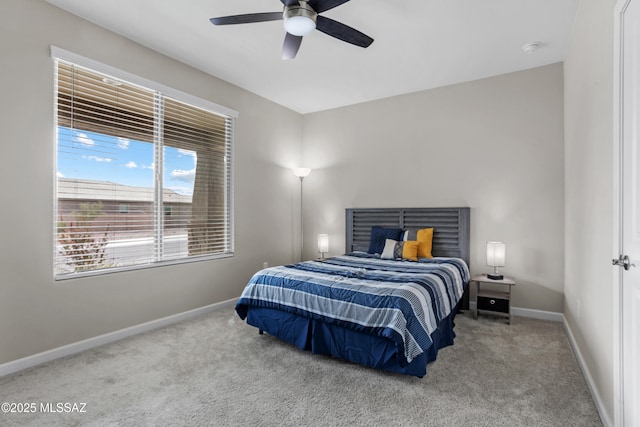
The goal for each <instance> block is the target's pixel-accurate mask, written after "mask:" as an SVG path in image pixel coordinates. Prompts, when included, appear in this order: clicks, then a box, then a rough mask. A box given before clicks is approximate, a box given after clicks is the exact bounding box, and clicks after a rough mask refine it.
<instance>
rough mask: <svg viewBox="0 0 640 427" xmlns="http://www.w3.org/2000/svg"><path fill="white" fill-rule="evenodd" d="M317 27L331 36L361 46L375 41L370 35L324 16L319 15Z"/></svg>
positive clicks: (367, 45)
mask: <svg viewBox="0 0 640 427" xmlns="http://www.w3.org/2000/svg"><path fill="white" fill-rule="evenodd" d="M316 29H317V30H318V31H322V32H323V33H325V34H327V35H329V36H331V37H335V38H337V39H339V40H342V41H345V42H347V43H351V44H353V45H356V46H360V47H369V45H370V44H371V43H373V39H372V38H371V37H369V36H368V35H366V34H363V33H361V32H360V31H358V30H356V29H354V28H351V27H350V26H348V25H345V24H343V23H341V22H338V21H334V20H333V19H330V18H327V17H324V16H318V19H317V21H316Z"/></svg>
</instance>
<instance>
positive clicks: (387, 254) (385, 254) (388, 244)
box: [380, 239, 398, 259]
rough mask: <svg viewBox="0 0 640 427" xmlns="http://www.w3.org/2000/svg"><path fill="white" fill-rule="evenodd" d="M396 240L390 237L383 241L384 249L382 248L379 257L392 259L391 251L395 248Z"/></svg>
mask: <svg viewBox="0 0 640 427" xmlns="http://www.w3.org/2000/svg"><path fill="white" fill-rule="evenodd" d="M396 243H398V242H396V241H395V240H391V239H387V240H386V241H385V242H384V249H383V250H382V255H380V258H382V259H394V257H393V253H394V251H395V249H396Z"/></svg>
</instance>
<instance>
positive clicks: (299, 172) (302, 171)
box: [293, 168, 311, 261]
mask: <svg viewBox="0 0 640 427" xmlns="http://www.w3.org/2000/svg"><path fill="white" fill-rule="evenodd" d="M293 173H294V174H295V176H297V177H298V178H300V261H302V260H303V258H302V253H303V252H304V225H303V224H304V222H303V219H302V217H303V215H302V208H303V206H302V181H303V180H304V177H305V176H307V175H309V174H310V173H311V169H309V168H295V169H294V170H293Z"/></svg>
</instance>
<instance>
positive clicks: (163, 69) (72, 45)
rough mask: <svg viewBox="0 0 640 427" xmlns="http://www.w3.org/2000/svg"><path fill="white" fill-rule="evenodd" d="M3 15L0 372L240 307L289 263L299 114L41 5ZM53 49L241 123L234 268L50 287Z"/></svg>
mask: <svg viewBox="0 0 640 427" xmlns="http://www.w3.org/2000/svg"><path fill="white" fill-rule="evenodd" d="M0 8H1V13H0V53H1V54H2V67H0V75H1V76H2V78H1V79H0V86H1V89H0V92H1V93H2V97H1V99H2V103H1V104H0V128H1V129H2V133H1V134H0V143H1V144H2V156H0V179H1V182H2V183H3V185H2V210H1V211H0V236H1V241H2V245H0V363H3V362H7V361H11V360H14V359H17V358H21V357H24V356H28V355H32V354H35V353H38V352H42V351H45V350H48V349H51V348H55V347H59V346H62V345H65V344H69V343H73V342H76V341H80V340H83V339H86V338H89V337H93V336H96V335H100V334H104V333H108V332H111V331H114V330H118V329H121V328H125V327H128V326H132V325H136V324H139V323H143V322H146V321H150V320H153V319H157V318H160V317H164V316H167V315H171V314H175V313H180V312H183V311H186V310H189V309H193V308H197V307H201V306H204V305H207V304H211V303H215V302H219V301H224V300H227V299H230V298H234V297H237V296H238V295H239V294H240V292H241V291H242V288H243V286H244V285H245V283H246V281H247V280H248V279H249V277H250V276H251V274H253V272H255V271H256V270H258V269H259V268H261V267H262V262H263V261H269V262H270V263H271V264H281V263H286V262H291V261H292V260H294V259H295V258H297V256H298V253H297V251H296V248H297V245H295V244H293V239H294V238H297V235H296V233H295V232H296V230H297V229H298V224H299V222H298V218H299V216H298V210H297V209H298V206H299V200H298V197H299V196H298V189H299V187H298V181H297V179H296V178H295V177H294V176H293V174H292V173H291V170H290V169H289V168H290V167H293V166H295V165H297V164H298V162H299V160H300V138H301V135H302V117H301V116H300V115H299V114H297V113H294V112H292V111H290V110H288V109H285V108H283V107H280V106H278V105H276V104H273V103H271V102H269V101H266V100H264V99H262V98H259V97H257V96H255V95H253V94H251V93H249V92H247V91H244V90H241V89H239V88H237V87H235V86H232V85H230V84H228V83H225V82H223V81H221V80H218V79H216V78H213V77H211V76H209V75H206V74H204V73H202V72H199V71H197V70H194V69H193V68H190V67H188V66H186V65H184V64H181V63H179V62H176V61H174V60H172V59H169V58H167V57H164V56H162V55H160V54H158V53H156V52H153V51H151V50H149V49H147V48H144V47H142V46H140V45H137V44H135V43H132V42H131V41H129V40H126V39H124V38H122V37H119V36H116V35H114V34H113V33H110V32H109V31H106V30H104V29H102V28H100V27H97V26H95V25H93V24H91V23H88V22H86V21H83V20H81V19H79V18H77V17H75V16H73V15H70V14H68V13H66V12H64V11H62V10H60V9H57V8H55V7H53V6H51V5H49V4H48V3H45V2H43V1H41V0H3V1H2V6H1V7H0ZM51 44H53V45H56V46H59V47H61V48H63V49H66V50H69V51H72V52H75V53H78V54H80V55H84V56H86V57H89V58H92V59H95V60H97V61H100V62H103V63H105V64H108V65H111V66H115V67H118V68H120V69H122V70H125V71H128V72H131V73H134V74H137V75H139V76H141V77H144V78H147V79H150V80H154V81H157V82H159V83H161V84H164V85H167V86H170V87H173V88H175V89H178V90H182V91H184V92H188V93H191V94H194V95H197V96H199V97H202V98H204V99H207V100H210V101H212V102H215V103H218V104H220V105H224V106H226V107H229V108H232V109H234V110H237V111H239V112H240V118H239V119H238V121H237V129H236V135H235V136H236V138H235V190H236V191H235V219H236V222H235V226H236V232H235V238H236V256H235V257H234V258H230V259H224V260H214V261H206V262H198V263H190V264H183V265H179V266H172V267H162V268H152V269H146V270H141V271H136V272H127V273H118V274H112V275H106V276H100V277H94V278H85V279H76V280H68V281H63V282H57V283H56V282H54V281H53V270H52V262H53V261H52V257H53V242H52V240H53V217H54V216H53V211H52V210H53V183H54V176H55V174H54V146H53V135H54V125H53V123H54V117H53V112H54V109H53V81H54V80H53V61H52V59H51V58H50V56H49V46H50V45H51ZM265 182H266V183H268V184H269V185H260V184H259V183H265ZM256 206H261V207H262V208H261V209H260V210H257V209H256V208H255V207H256Z"/></svg>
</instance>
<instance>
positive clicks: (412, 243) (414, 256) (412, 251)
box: [402, 240, 420, 261]
mask: <svg viewBox="0 0 640 427" xmlns="http://www.w3.org/2000/svg"><path fill="white" fill-rule="evenodd" d="M402 243H403V245H402V259H409V260H411V261H417V260H418V247H419V246H420V245H419V242H418V241H417V240H409V241H406V242H402Z"/></svg>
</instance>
